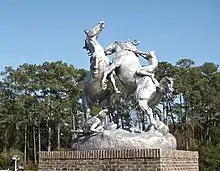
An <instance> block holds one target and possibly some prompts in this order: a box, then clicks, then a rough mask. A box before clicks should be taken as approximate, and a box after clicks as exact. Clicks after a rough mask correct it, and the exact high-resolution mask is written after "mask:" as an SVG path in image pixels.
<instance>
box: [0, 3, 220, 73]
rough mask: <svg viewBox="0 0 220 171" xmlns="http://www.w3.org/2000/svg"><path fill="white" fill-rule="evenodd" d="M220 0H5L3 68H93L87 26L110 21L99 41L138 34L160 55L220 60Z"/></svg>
mask: <svg viewBox="0 0 220 171" xmlns="http://www.w3.org/2000/svg"><path fill="white" fill-rule="evenodd" d="M219 9H220V1H219V0H166V1H165V0H135V1H132V0H110V1H105V0H92V1H89V0H87V1H86V0H80V1H79V0H19V1H16V0H1V1H0V70H2V69H3V68H4V67H5V66H8V65H10V66H13V67H14V68H15V67H17V66H19V65H21V64H23V63H31V64H34V63H36V64H41V63H43V62H44V61H57V60H61V61H63V62H67V63H69V64H73V65H74V66H76V67H77V68H85V69H87V68H88V65H89V57H88V56H87V53H86V51H85V50H84V49H82V47H83V44H84V32H83V30H84V29H89V28H91V27H92V26H94V25H95V24H96V23H97V22H98V21H100V20H104V21H105V29H104V31H103V32H102V33H101V36H100V39H99V40H100V42H101V44H102V45H103V46H104V47H106V46H107V45H108V44H110V43H112V41H114V40H121V41H124V40H127V39H129V38H130V39H133V38H136V39H138V40H140V42H141V44H140V45H139V48H140V49H141V50H143V51H149V50H155V51H156V54H157V56H158V59H159V60H160V61H168V62H171V63H173V64H174V63H175V62H176V61H177V60H178V59H180V58H191V59H193V60H194V61H195V62H196V64H198V65H199V64H203V63H204V62H206V61H209V62H215V63H217V64H220V10H219Z"/></svg>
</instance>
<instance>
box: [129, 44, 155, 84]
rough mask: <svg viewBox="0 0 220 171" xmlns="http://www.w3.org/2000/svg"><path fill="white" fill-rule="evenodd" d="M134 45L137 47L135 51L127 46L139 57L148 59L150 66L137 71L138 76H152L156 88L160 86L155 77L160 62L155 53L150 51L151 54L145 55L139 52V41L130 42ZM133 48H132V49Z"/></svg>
mask: <svg viewBox="0 0 220 171" xmlns="http://www.w3.org/2000/svg"><path fill="white" fill-rule="evenodd" d="M129 43H132V44H133V45H134V46H135V49H134V47H133V46H129V45H128V46H127V50H130V51H133V52H134V53H135V54H136V55H137V56H139V55H140V56H142V57H143V58H145V59H147V60H148V62H149V65H147V66H143V67H141V68H139V69H138V70H137V71H136V74H137V75H140V76H150V77H151V78H152V79H153V82H154V83H155V84H156V86H159V82H158V81H157V79H156V78H155V77H154V75H155V72H156V69H157V67H158V60H157V57H156V55H155V52H154V51H150V52H149V53H145V52H142V51H139V50H138V49H137V48H136V46H137V45H138V44H139V43H140V42H138V41H137V40H134V41H133V42H129ZM131 47H132V48H131Z"/></svg>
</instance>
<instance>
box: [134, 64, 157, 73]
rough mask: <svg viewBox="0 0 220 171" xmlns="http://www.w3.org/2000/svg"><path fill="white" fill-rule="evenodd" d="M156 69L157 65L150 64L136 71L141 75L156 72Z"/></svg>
mask: <svg viewBox="0 0 220 171" xmlns="http://www.w3.org/2000/svg"><path fill="white" fill-rule="evenodd" d="M155 70H156V66H153V65H148V66H144V67H141V68H139V69H138V70H137V71H136V73H137V74H139V75H152V74H154V72H155Z"/></svg>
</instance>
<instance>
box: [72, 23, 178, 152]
mask: <svg viewBox="0 0 220 171" xmlns="http://www.w3.org/2000/svg"><path fill="white" fill-rule="evenodd" d="M103 28H104V22H100V23H99V24H98V25H97V26H95V27H94V28H93V29H91V30H89V31H88V32H87V31H85V34H86V39H85V46H84V48H85V49H87V50H88V51H89V55H90V56H91V58H90V71H89V74H88V76H87V78H86V80H85V84H84V87H83V105H84V107H85V115H86V116H88V115H89V113H90V108H91V107H92V106H93V105H94V104H99V105H100V106H101V107H102V108H106V107H107V108H108V110H107V109H102V110H101V111H100V112H99V113H98V114H97V116H94V117H91V118H90V119H88V120H87V121H86V122H85V124H84V126H83V130H81V131H78V133H79V134H80V135H79V136H77V137H76V138H75V139H74V143H73V148H74V149H76V150H100V149H135V148H139V149H145V148H161V149H176V139H175V137H174V136H173V135H172V134H170V133H169V128H168V126H167V125H165V124H164V123H163V122H161V121H160V120H156V119H155V118H154V115H153V110H154V109H156V106H157V105H158V103H159V100H160V99H161V97H162V96H165V95H166V96H167V97H171V96H172V92H173V91H174V89H173V79H172V78H170V77H167V76H164V77H163V78H162V79H161V80H160V81H159V82H158V81H157V79H156V78H155V77H154V74H155V72H156V68H157V66H158V61H157V57H156V55H155V52H154V51H150V52H142V51H140V50H138V48H137V45H138V44H139V42H138V41H137V40H134V41H126V42H118V41H115V42H113V43H112V44H110V45H109V46H108V47H107V48H106V49H105V50H104V49H103V47H102V46H101V45H100V44H99V42H98V41H97V38H98V36H99V35H100V33H101V31H102V30H103ZM113 53H115V57H114V58H113V60H114V61H113V63H111V64H110V62H109V59H108V57H107V55H111V54H113ZM139 57H143V58H145V59H147V60H148V61H149V65H148V66H143V67H142V66H141V64H140V61H139ZM114 75H116V76H117V77H118V78H119V80H120V82H121V83H122V85H123V87H124V88H125V89H126V90H127V92H128V93H131V94H134V96H135V99H136V101H137V103H138V105H139V107H140V108H141V110H142V111H143V113H144V114H145V115H146V116H148V117H149V121H150V129H149V130H147V131H146V130H145V131H141V130H136V129H135V128H131V129H129V130H126V129H122V128H120V127H118V125H117V124H115V123H107V124H105V125H104V124H103V121H104V118H105V116H106V115H105V113H106V112H107V111H108V112H109V110H111V109H112V107H113V95H114V94H115V93H120V92H119V90H118V89H117V86H116V85H115V80H114ZM109 81H110V83H111V84H109ZM75 132H77V131H75Z"/></svg>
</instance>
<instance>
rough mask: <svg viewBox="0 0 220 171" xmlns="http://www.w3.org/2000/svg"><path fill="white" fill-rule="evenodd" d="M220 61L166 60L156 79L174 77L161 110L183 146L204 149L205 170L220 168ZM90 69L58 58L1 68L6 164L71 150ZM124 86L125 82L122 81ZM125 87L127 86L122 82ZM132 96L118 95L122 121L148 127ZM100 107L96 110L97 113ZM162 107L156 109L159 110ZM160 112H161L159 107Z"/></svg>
mask: <svg viewBox="0 0 220 171" xmlns="http://www.w3.org/2000/svg"><path fill="white" fill-rule="evenodd" d="M218 67H219V66H218V65H217V64H215V63H212V62H205V63H204V64H202V65H199V66H198V65H195V63H194V61H193V60H191V59H180V60H179V61H177V62H176V64H171V63H168V62H160V63H159V67H158V70H157V72H156V78H157V79H158V80H160V79H161V78H162V77H163V76H165V75H166V76H171V77H173V78H174V79H175V81H174V88H175V92H174V98H173V99H166V98H163V99H161V102H160V106H161V108H160V110H159V112H160V115H161V116H163V117H162V120H163V121H164V122H165V123H166V124H168V126H169V128H170V132H171V133H172V134H173V135H174V136H175V137H176V138H177V143H178V149H182V150H198V151H199V154H200V168H201V169H202V170H212V171H213V170H218V168H220V141H219V137H220V122H219V119H220V72H219V70H218ZM87 72H88V71H87V70H85V69H77V68H76V67H74V66H73V65H70V64H67V63H63V62H61V61H57V62H44V63H43V64H39V65H36V64H26V63H25V64H23V65H21V66H18V67H17V68H15V69H14V68H12V67H11V66H7V67H5V68H4V70H3V71H1V73H0V168H7V167H8V166H9V165H10V164H11V160H10V158H11V156H12V155H13V154H15V153H16V154H19V155H20V156H22V163H23V164H24V165H26V166H29V167H31V165H34V164H37V160H38V151H42V150H47V151H51V150H70V149H71V145H72V139H73V138H74V136H75V135H74V134H73V133H72V131H71V130H74V129H79V128H80V126H81V124H82V123H83V122H84V118H83V114H82V108H81V103H80V98H81V90H82V86H83V82H84V79H85V77H86V75H87ZM117 82H118V85H120V83H119V81H117ZM120 89H121V90H123V88H122V86H121V85H120ZM134 104H135V103H134V99H133V97H132V96H131V95H127V94H126V92H123V91H122V93H121V94H120V95H117V96H116V97H115V109H116V111H117V116H118V122H120V125H121V126H122V127H129V126H130V125H131V124H134V119H132V118H131V117H130V115H131V112H132V111H134V108H135V114H136V124H139V126H140V128H141V129H145V127H146V125H145V122H144V116H143V115H142V113H141V112H139V111H140V110H139V109H138V107H137V106H136V105H134ZM97 110H98V107H94V109H93V110H92V114H94V115H95V114H97ZM155 112H156V111H155ZM157 112H158V111H157Z"/></svg>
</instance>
